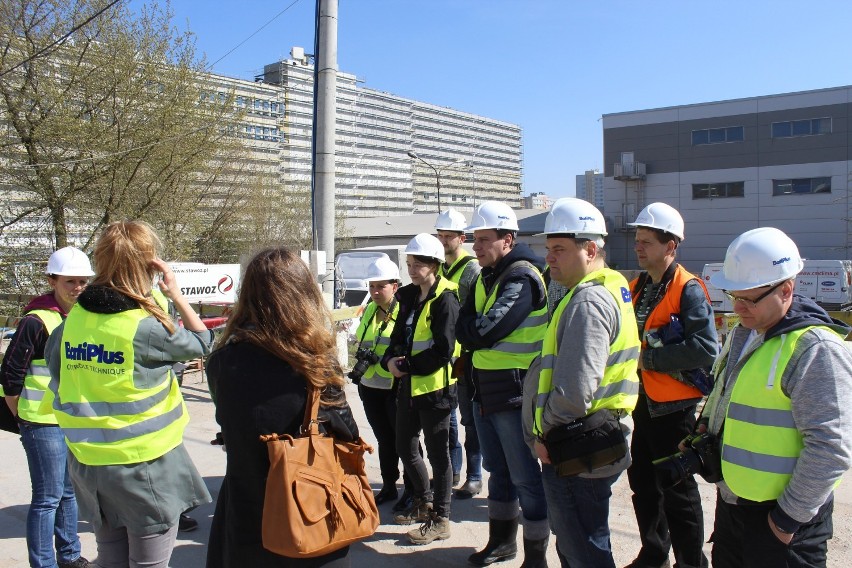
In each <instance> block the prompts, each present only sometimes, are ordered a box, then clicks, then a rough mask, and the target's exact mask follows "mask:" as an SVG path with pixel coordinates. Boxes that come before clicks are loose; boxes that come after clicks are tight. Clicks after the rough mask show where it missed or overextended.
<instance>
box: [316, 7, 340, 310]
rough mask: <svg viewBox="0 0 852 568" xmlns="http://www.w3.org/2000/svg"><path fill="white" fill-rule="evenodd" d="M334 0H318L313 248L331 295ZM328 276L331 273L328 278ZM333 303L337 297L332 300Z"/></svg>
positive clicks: (333, 279) (332, 260) (335, 15)
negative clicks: (320, 257) (318, 252)
mask: <svg viewBox="0 0 852 568" xmlns="http://www.w3.org/2000/svg"><path fill="white" fill-rule="evenodd" d="M337 1H338V0H317V11H316V18H317V38H316V50H315V51H316V59H315V61H314V65H315V68H314V78H315V79H314V164H313V169H314V172H313V174H314V175H313V196H312V197H313V198H312V202H313V237H314V248H315V249H318V250H321V251H325V254H326V267H327V270H326V275H327V276H326V277H325V278H324V279H323V283H322V289H323V292H325V293H328V294H329V295H333V294H334V282H335V274H334V217H335V207H334V186H335V181H336V180H335V173H334V166H335V154H334V139H335V129H336V123H337ZM328 275H331V277H330V278H329V276H328ZM333 303H334V304H336V300H335V301H334V302H333Z"/></svg>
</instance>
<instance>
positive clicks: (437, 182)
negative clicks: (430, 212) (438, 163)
mask: <svg viewBox="0 0 852 568" xmlns="http://www.w3.org/2000/svg"><path fill="white" fill-rule="evenodd" d="M408 156H409V157H410V158H414V159H415V160H420V161H421V162H423V163H424V164H426V165H427V166H429V167H430V168H432V171H433V172H435V185H436V186H437V187H438V213H441V172H443V171H445V170H448V169H449V168H452V167H453V166H458V165H459V164H465V163H467V162H465V160H464V158H459V159H458V160H456V161H455V162H451V163H449V164H447V165H446V166H442V167H440V168H436V167H435V166H433V165H432V164H430V163H429V162H427V161H426V160H424V159H423V158H421V157H420V156H418V155H417V154H416V153H415V152H413V151H411V152H408Z"/></svg>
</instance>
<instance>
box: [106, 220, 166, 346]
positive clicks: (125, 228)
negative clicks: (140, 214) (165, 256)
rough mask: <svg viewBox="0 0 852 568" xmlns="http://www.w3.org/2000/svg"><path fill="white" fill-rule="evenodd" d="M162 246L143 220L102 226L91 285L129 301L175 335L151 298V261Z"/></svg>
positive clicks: (163, 312) (153, 273)
mask: <svg viewBox="0 0 852 568" xmlns="http://www.w3.org/2000/svg"><path fill="white" fill-rule="evenodd" d="M162 249H163V244H162V242H160V238H159V237H158V236H157V233H155V232H154V229H153V228H151V226H150V225H149V224H148V223H146V222H144V221H116V222H114V223H110V224H109V225H107V226H106V227H104V229H103V232H102V233H101V236H100V238H99V239H98V242H97V244H95V251H94V255H93V260H94V262H95V277H94V279H93V280H92V283H91V285H93V286H106V287H109V288H112V289H113V290H116V291H118V292H120V293H122V294H124V295H125V296H127V297H129V298H132V299H133V300H134V301H136V302H137V303H138V304H139V307H140V308H142V309H143V310H145V311H146V312H148V313H149V314H151V315H152V316H154V317H155V318H157V321H159V322H160V323H162V324H163V326H164V327H165V328H166V329H167V330H168V331H169V333H174V332H175V329H176V327H175V323H174V322H173V321H172V318H170V317H169V315H168V314H167V313H166V312H165V311H164V310H163V308H161V307H160V305H159V304H157V302H156V300H154V297H153V296H152V295H151V288H152V286H153V281H154V275H155V274H156V269H155V268H154V267H153V266H152V264H151V263H152V262H153V261H154V259H156V258H157V257H158V256H159V253H160V251H161V250H162Z"/></svg>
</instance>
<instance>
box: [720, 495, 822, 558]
mask: <svg viewBox="0 0 852 568" xmlns="http://www.w3.org/2000/svg"><path fill="white" fill-rule="evenodd" d="M774 508H775V502H774V501H772V502H768V503H754V504H748V505H732V504H730V503H726V502H724V501H723V500H722V498H721V497H720V496H719V495H718V494H717V495H716V522H715V525H714V526H713V535H712V536H711V537H710V541H711V542H712V543H713V554H712V556H713V568H764V567H768V566H772V567H773V568H775V567H779V566H780V567H788V568H794V567H795V568H805V567H808V568H811V567H813V568H825V565H826V554H827V552H828V540H829V539H830V538H831V536H832V534H833V527H832V522H831V515H832V512H833V510H834V500H833V499H832V500H830V501H829V502H828V503H826V504H825V505H823V506H822V508H821V509H820V510H819V512H818V513H817V514H816V516H815V517H814V518H813V519H812V520H811V521H810V522H808V523H805V524H804V525H802V526H801V528H799V530H798V531H796V534H795V535H793V540H792V542H790V544H789V545H785V544H783V543H782V542H781V541H780V540H778V539H777V538H775V535H774V534H772V529H770V528H769V522H768V520H767V517H768V516H769V511H771V510H772V509H774Z"/></svg>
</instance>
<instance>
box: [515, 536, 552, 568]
mask: <svg viewBox="0 0 852 568" xmlns="http://www.w3.org/2000/svg"><path fill="white" fill-rule="evenodd" d="M549 541H550V538H549V537H545V538H544V539H542V540H529V539H527V538H525V539H524V563H523V564H521V568H547V543H548V542H549Z"/></svg>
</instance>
